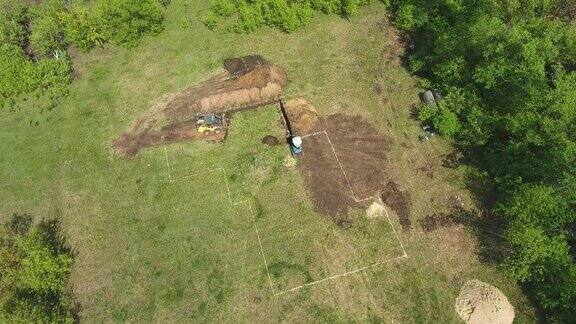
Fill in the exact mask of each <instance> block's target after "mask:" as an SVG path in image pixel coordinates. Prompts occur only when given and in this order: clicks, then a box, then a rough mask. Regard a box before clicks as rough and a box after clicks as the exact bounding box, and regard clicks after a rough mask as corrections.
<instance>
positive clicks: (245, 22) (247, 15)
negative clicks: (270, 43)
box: [233, 0, 265, 33]
mask: <svg viewBox="0 0 576 324" xmlns="http://www.w3.org/2000/svg"><path fill="white" fill-rule="evenodd" d="M236 9H237V10H238V20H237V21H236V23H235V24H234V27H233V30H234V31H235V32H237V33H250V32H253V31H255V30H257V29H258V28H260V27H262V26H264V23H265V20H264V17H262V12H261V11H260V8H258V7H256V6H250V5H248V4H247V3H246V2H244V1H242V0H239V1H238V7H237V8H236Z"/></svg>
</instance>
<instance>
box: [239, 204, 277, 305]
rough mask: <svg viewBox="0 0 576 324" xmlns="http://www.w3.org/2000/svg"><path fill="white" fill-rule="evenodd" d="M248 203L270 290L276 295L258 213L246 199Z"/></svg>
mask: <svg viewBox="0 0 576 324" xmlns="http://www.w3.org/2000/svg"><path fill="white" fill-rule="evenodd" d="M246 204H247V205H248V209H249V210H250V214H251V215H252V221H253V222H254V229H255V230H256V237H257V238H258V244H259V245H260V255H261V256H262V260H263V261H264V266H265V267H266V275H267V276H268V284H269V285H270V291H272V295H273V296H274V295H276V294H275V293H274V287H273V286H272V277H271V276H270V271H269V270H268V262H267V261H266V257H265V255H264V248H263V247H262V240H261V239H260V232H259V231H258V226H256V215H254V211H253V210H252V204H250V202H248V201H246Z"/></svg>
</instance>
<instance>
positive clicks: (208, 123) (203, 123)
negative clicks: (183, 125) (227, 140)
mask: <svg viewBox="0 0 576 324" xmlns="http://www.w3.org/2000/svg"><path fill="white" fill-rule="evenodd" d="M223 118H224V116H223V115H222V116H218V115H215V114H206V115H200V116H198V119H196V125H197V130H198V133H201V134H204V135H210V134H211V133H216V134H219V133H221V132H222V127H223Z"/></svg>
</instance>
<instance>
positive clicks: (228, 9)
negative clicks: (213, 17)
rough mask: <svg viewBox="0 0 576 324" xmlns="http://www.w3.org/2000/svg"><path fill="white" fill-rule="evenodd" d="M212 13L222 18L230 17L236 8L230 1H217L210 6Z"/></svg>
mask: <svg viewBox="0 0 576 324" xmlns="http://www.w3.org/2000/svg"><path fill="white" fill-rule="evenodd" d="M212 12H213V13H215V14H217V15H220V16H223V17H230V16H232V15H233V14H234V12H236V8H235V7H234V2H233V1H232V0H217V1H216V3H215V4H214V5H213V6H212Z"/></svg>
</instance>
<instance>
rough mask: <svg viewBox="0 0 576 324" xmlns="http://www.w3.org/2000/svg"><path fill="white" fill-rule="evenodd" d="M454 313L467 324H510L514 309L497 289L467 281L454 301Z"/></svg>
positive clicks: (477, 282) (485, 284)
mask: <svg viewBox="0 0 576 324" xmlns="http://www.w3.org/2000/svg"><path fill="white" fill-rule="evenodd" d="M455 307H456V312H457V313H458V315H460V317H461V318H462V319H463V320H464V322H466V323H468V324H488V323H490V324H500V323H501V324H510V323H512V321H513V320H514V307H512V305H511V304H510V302H509V301H508V298H506V296H504V294H503V293H502V292H500V290H498V288H496V287H494V286H491V285H489V284H487V283H484V282H482V281H479V280H476V279H473V280H469V281H468V282H466V284H464V286H463V287H462V291H460V295H459V296H458V298H457V299H456V305H455Z"/></svg>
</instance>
